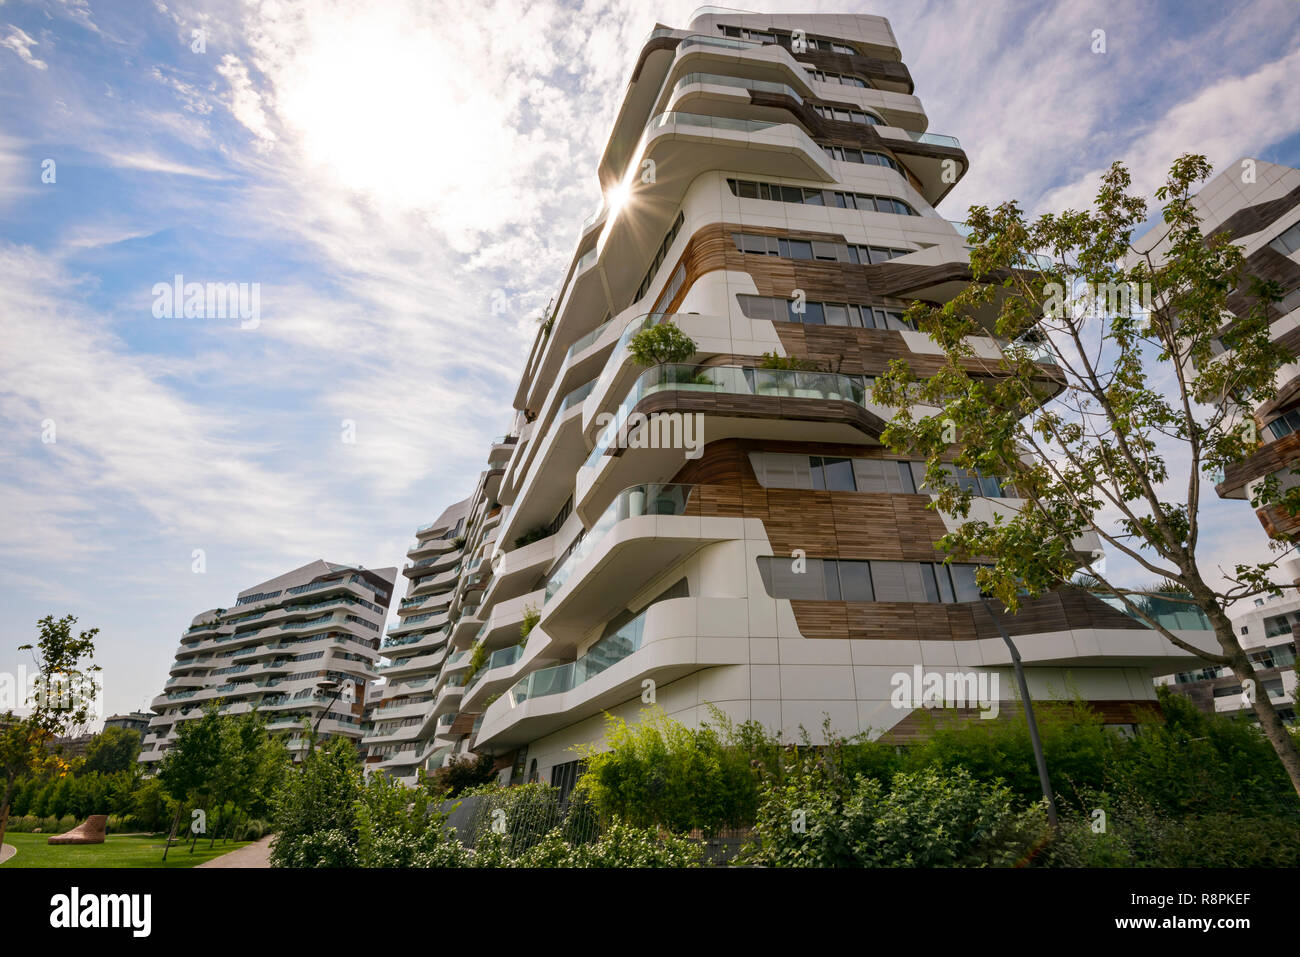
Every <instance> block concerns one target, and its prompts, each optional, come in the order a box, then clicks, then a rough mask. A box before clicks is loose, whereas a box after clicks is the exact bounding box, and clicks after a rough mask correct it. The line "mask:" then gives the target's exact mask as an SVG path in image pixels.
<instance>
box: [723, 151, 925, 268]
mask: <svg viewBox="0 0 1300 957" xmlns="http://www.w3.org/2000/svg"><path fill="white" fill-rule="evenodd" d="M826 149H827V151H828V152H829V151H830V150H831V149H837V150H838V149H839V147H826ZM840 152H841V153H843V152H844V151H843V150H840ZM853 152H854V153H856V154H857V155H858V156H859V157H879V162H878V163H877V161H876V160H868V159H862V158H859V159H858V160H855V161H854V162H860V163H867V162H870V163H873V164H875V165H880V166H890V167H892V168H894V169H898V164H897V163H895V162H894V161H893V160H892V159H891V158H890V157H888V156H885V155H884V154H883V153H870V152H865V153H864V152H863V151H861V150H854V151H853ZM727 186H728V187H729V188H730V189H731V194H732V195H733V196H738V197H739V198H741V199H763V200H767V201H768V202H772V203H800V204H802V205H805V206H834V207H835V208H837V209H858V210H862V211H863V212H867V213H891V214H894V215H898V216H919V215H920V213H918V212H917V211H916V210H915V209H913V208H912V207H911V206H910V205H908V204H907V203H905V202H903V201H902V200H901V199H895V198H894V197H892V196H875V195H868V194H866V193H846V192H841V191H839V190H829V189H828V190H822V189H812V188H809V187H804V186H783V185H781V184H779V183H757V182H754V181H752V180H744V179H728V180H727ZM905 252H911V250H905ZM897 255H903V253H897ZM856 261H857V260H854V262H856ZM863 261H864V262H865V261H866V260H863Z"/></svg>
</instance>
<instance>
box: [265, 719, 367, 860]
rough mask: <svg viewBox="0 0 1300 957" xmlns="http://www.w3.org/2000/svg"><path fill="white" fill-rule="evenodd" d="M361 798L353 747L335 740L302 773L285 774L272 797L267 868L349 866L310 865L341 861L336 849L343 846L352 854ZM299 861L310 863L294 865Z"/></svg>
mask: <svg viewBox="0 0 1300 957" xmlns="http://www.w3.org/2000/svg"><path fill="white" fill-rule="evenodd" d="M360 792H361V769H360V767H359V766H358V763H357V754H356V748H355V747H354V746H353V744H352V742H350V741H348V740H347V739H346V738H334V739H332V740H331V741H329V742H328V743H327V744H326V745H325V746H324V747H322V748H317V749H316V750H315V751H313V752H312V753H310V754H308V755H307V757H306V758H305V760H304V762H303V765H302V768H301V770H300V771H298V772H296V773H290V774H288V775H287V776H286V777H285V779H284V780H283V781H282V782H281V784H280V787H279V788H278V789H277V790H276V792H275V797H274V799H273V801H272V805H273V808H274V811H273V817H272V825H273V828H274V830H275V834H276V836H275V840H274V841H273V842H272V843H271V865H272V866H273V867H330V866H340V867H350V866H354V864H340V865H333V864H329V863H314V862H316V861H322V862H328V861H335V860H341V859H342V856H341V853H342V852H341V851H340V850H339V848H340V847H341V846H342V845H344V844H346V845H347V846H349V847H352V848H354V849H355V846H356V842H357V824H356V804H357V799H358V797H359V796H360ZM327 834H328V835H329V837H328V838H326V837H325V835H327ZM299 845H302V846H301V848H300V847H299ZM352 859H353V860H354V861H355V850H354V851H353V858H352ZM304 860H307V861H312V862H313V863H306V864H303V863H295V862H299V861H304Z"/></svg>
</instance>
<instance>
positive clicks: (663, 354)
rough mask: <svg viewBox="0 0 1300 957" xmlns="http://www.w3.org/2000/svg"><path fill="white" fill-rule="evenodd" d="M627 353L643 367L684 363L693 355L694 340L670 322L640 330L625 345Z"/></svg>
mask: <svg viewBox="0 0 1300 957" xmlns="http://www.w3.org/2000/svg"><path fill="white" fill-rule="evenodd" d="M627 349H628V352H630V353H631V354H632V358H634V359H635V360H636V361H637V362H638V363H640V364H641V365H643V366H657V365H661V364H662V363H665V362H685V361H686V360H687V359H689V358H691V356H693V355H695V340H694V339H692V338H691V337H690V336H688V335H687V334H686V333H684V332H682V330H680V329H678V328H677V327H676V326H675V325H673V324H672V323H671V322H661V323H659V324H658V325H654V326H651V327H650V328H649V329H642V330H641V331H640V332H638V333H637V334H636V335H634V336H633V337H632V338H631V339H630V340H628V344H627Z"/></svg>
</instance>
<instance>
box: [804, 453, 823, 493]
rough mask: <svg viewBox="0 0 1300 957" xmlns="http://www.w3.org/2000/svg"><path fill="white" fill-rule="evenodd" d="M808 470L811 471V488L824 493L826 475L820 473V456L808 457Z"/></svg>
mask: <svg viewBox="0 0 1300 957" xmlns="http://www.w3.org/2000/svg"><path fill="white" fill-rule="evenodd" d="M808 468H809V469H811V470H812V486H813V488H815V489H817V490H818V491H821V492H824V491H826V473H825V472H823V471H822V460H821V456H820V455H810V456H809V457H808Z"/></svg>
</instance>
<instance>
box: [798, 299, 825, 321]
mask: <svg viewBox="0 0 1300 957" xmlns="http://www.w3.org/2000/svg"><path fill="white" fill-rule="evenodd" d="M804 307H805V308H806V309H807V312H805V313H804V317H803V321H804V322H806V323H808V324H809V325H812V326H824V325H826V314H825V313H824V312H823V311H822V304H821V303H820V302H805V303H804Z"/></svg>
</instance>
